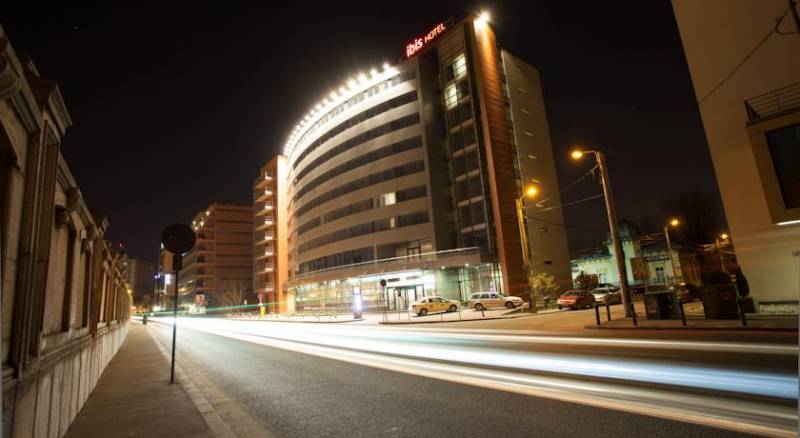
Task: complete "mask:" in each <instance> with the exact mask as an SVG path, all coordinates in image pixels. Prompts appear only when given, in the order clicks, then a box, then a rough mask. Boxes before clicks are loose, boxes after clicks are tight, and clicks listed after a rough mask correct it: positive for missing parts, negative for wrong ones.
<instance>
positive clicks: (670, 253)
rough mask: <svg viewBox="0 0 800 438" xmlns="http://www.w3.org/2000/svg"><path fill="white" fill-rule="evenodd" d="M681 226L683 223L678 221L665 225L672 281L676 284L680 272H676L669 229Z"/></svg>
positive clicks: (672, 220)
mask: <svg viewBox="0 0 800 438" xmlns="http://www.w3.org/2000/svg"><path fill="white" fill-rule="evenodd" d="M680 224H681V221H679V220H678V219H671V220H670V221H669V222H668V223H667V224H665V225H664V238H665V239H666V241H667V255H669V262H670V263H671V264H672V281H673V282H674V281H675V280H676V279H677V278H678V271H676V270H675V269H676V266H677V265H676V264H675V257H673V255H672V242H670V240H669V227H670V226H672V227H677V226H678V225H680Z"/></svg>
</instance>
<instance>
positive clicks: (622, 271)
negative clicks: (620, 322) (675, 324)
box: [570, 149, 631, 317]
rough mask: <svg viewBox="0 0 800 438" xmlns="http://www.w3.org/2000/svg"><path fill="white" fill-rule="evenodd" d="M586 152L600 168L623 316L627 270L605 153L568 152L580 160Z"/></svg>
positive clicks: (627, 302)
mask: <svg viewBox="0 0 800 438" xmlns="http://www.w3.org/2000/svg"><path fill="white" fill-rule="evenodd" d="M586 154H593V155H594V158H595V160H596V161H597V167H598V168H599V169H600V181H601V183H602V185H603V197H604V198H605V200H606V212H607V213H608V227H609V228H610V229H611V240H612V241H613V243H614V258H615V259H616V262H617V272H618V273H619V289H620V293H621V294H622V305H623V307H625V316H626V317H629V316H631V307H630V303H631V296H630V292H629V290H628V271H627V269H626V268H625V254H624V253H623V252H622V241H621V240H620V239H619V229H618V227H617V209H616V206H615V205H614V196H613V194H612V192H611V181H610V180H609V177H608V168H607V167H606V158H605V154H604V153H603V152H602V151H585V150H581V149H576V150H574V151H572V153H571V154H570V155H571V156H572V158H573V159H574V160H580V159H581V158H583V156H584V155H586Z"/></svg>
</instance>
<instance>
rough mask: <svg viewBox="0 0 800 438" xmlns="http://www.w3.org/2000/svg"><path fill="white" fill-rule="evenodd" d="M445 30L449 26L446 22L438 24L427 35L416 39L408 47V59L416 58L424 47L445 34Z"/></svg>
mask: <svg viewBox="0 0 800 438" xmlns="http://www.w3.org/2000/svg"><path fill="white" fill-rule="evenodd" d="M445 30H447V26H446V25H445V24H444V22H442V23H439V24H437V25H436V26H435V27H434V28H433V29H431V30H430V32H428V33H426V34H425V35H423V36H421V37H419V38H414V40H413V41H411V42H410V43H408V44H407V45H406V58H410V57H412V56H414V55H415V54H416V53H417V52H419V51H420V50H422V48H423V47H425V46H426V45H428V44H429V43H430V42H431V41H433V40H435V39H436V38H437V37H438V36H439V35H441V34H443V33H444V31H445Z"/></svg>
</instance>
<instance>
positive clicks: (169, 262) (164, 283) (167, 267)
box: [153, 248, 176, 310]
mask: <svg viewBox="0 0 800 438" xmlns="http://www.w3.org/2000/svg"><path fill="white" fill-rule="evenodd" d="M155 275H156V283H155V291H154V292H155V293H154V301H153V302H154V309H156V310H167V309H171V308H172V302H173V298H174V297H175V286H176V285H175V268H174V267H173V254H172V253H171V252H169V251H167V250H166V249H164V248H160V249H159V253H158V265H157V266H156V274H155ZM155 306H157V307H155Z"/></svg>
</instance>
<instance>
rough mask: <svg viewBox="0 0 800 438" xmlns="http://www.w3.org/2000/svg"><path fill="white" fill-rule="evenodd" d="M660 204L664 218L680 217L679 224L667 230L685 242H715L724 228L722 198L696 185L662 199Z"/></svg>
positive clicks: (700, 243)
mask: <svg viewBox="0 0 800 438" xmlns="http://www.w3.org/2000/svg"><path fill="white" fill-rule="evenodd" d="M662 208H663V214H664V216H663V217H664V218H672V217H676V218H678V219H680V221H681V225H680V226H678V227H677V228H675V229H671V230H670V233H671V234H672V233H674V234H675V236H676V237H678V238H679V239H680V240H682V241H684V242H686V243H691V244H695V245H703V244H707V243H709V242H714V239H716V238H717V236H719V233H720V232H721V231H722V230H724V229H725V216H724V214H723V212H722V204H721V201H720V199H719V196H715V195H714V194H713V193H711V192H707V191H704V190H702V189H699V188H696V189H693V190H689V191H685V192H682V193H680V194H678V195H676V196H673V197H670V198H664V199H662ZM665 220H666V219H665ZM662 226H663V225H662ZM676 240H677V239H676Z"/></svg>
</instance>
